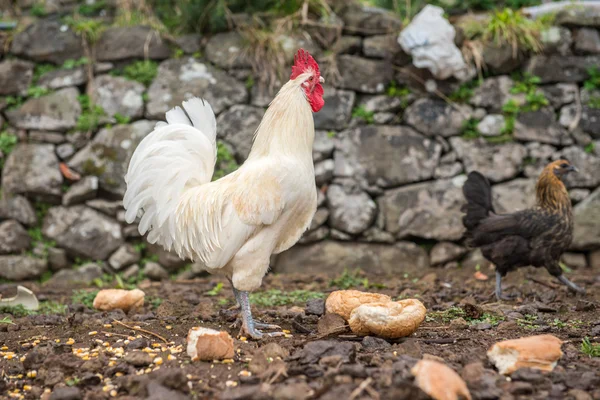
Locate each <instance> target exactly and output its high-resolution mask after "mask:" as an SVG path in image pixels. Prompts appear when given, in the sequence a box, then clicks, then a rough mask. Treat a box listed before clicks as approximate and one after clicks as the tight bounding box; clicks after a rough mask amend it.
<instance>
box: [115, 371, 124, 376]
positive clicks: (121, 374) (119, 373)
mask: <svg viewBox="0 0 600 400" xmlns="http://www.w3.org/2000/svg"><path fill="white" fill-rule="evenodd" d="M115 376H123V373H122V372H117V373H115Z"/></svg>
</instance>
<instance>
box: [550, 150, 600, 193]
mask: <svg viewBox="0 0 600 400" xmlns="http://www.w3.org/2000/svg"><path fill="white" fill-rule="evenodd" d="M560 156H561V157H564V158H566V159H567V160H569V161H570V162H571V163H572V164H573V165H576V166H577V169H578V171H577V173H576V174H569V175H567V177H566V178H565V184H566V185H567V188H572V187H584V188H586V187H587V188H595V187H597V186H598V185H600V175H599V174H598V173H597V171H599V170H600V157H597V156H595V155H593V154H589V153H587V152H585V150H583V149H582V148H581V147H579V146H570V147H566V148H563V149H562V150H561V151H560Z"/></svg>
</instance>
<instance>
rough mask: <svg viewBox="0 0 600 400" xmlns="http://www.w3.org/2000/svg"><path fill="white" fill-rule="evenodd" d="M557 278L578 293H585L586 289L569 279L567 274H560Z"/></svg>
mask: <svg viewBox="0 0 600 400" xmlns="http://www.w3.org/2000/svg"><path fill="white" fill-rule="evenodd" d="M557 278H558V280H559V281H560V282H561V283H563V284H564V285H566V286H567V287H568V288H569V290H572V291H574V292H577V293H581V294H585V289H583V288H580V287H579V286H577V285H576V284H574V283H573V282H571V281H570V280H568V279H567V277H566V276H564V275H559V276H557Z"/></svg>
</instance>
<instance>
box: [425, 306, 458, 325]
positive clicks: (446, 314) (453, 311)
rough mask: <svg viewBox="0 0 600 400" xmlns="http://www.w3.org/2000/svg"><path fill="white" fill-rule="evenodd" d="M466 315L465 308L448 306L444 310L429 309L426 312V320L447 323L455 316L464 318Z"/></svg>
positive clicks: (455, 317)
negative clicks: (429, 310)
mask: <svg viewBox="0 0 600 400" xmlns="http://www.w3.org/2000/svg"><path fill="white" fill-rule="evenodd" d="M465 316H466V313H465V310H463V309H462V308H460V307H450V308H448V309H447V310H444V311H431V312H428V313H427V317H426V320H427V321H428V322H433V321H442V322H444V323H448V322H450V321H452V320H454V319H457V318H464V317H465Z"/></svg>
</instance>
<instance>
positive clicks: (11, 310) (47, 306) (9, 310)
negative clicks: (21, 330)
mask: <svg viewBox="0 0 600 400" xmlns="http://www.w3.org/2000/svg"><path fill="white" fill-rule="evenodd" d="M66 312H67V306H66V305H64V304H60V303H57V302H56V301H51V300H48V301H40V304H39V308H38V309H37V310H35V311H34V310H27V309H26V308H25V307H23V306H21V305H18V306H14V307H6V306H4V307H0V313H6V314H11V315H12V316H13V317H16V318H22V317H26V316H28V315H53V314H64V313H66Z"/></svg>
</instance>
